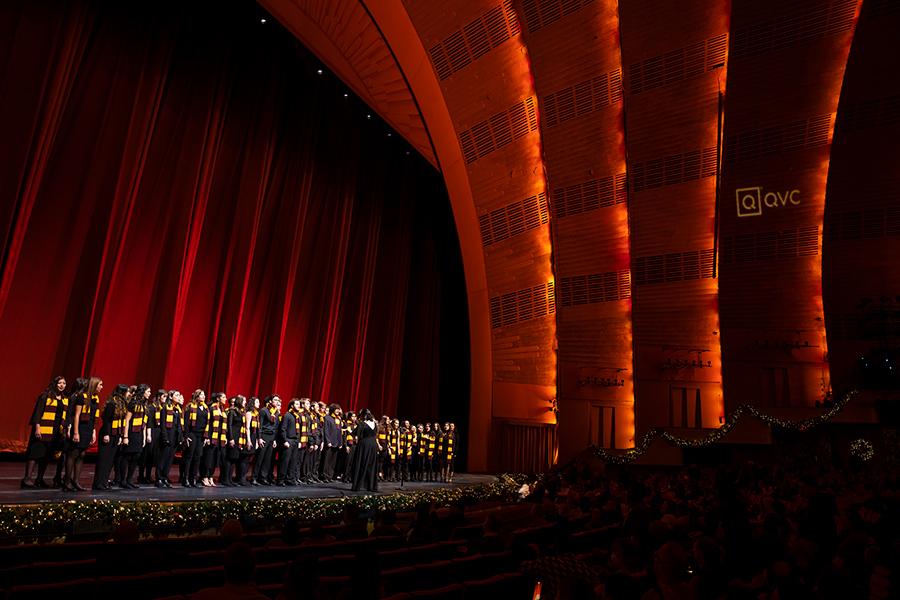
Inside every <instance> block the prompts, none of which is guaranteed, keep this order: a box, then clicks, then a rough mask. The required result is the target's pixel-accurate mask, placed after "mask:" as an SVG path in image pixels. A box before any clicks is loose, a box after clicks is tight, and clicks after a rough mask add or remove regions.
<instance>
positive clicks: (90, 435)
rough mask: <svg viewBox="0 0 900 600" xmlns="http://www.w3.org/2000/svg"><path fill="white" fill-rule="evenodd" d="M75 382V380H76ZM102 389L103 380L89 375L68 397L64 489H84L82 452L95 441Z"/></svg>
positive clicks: (72, 490)
mask: <svg viewBox="0 0 900 600" xmlns="http://www.w3.org/2000/svg"><path fill="white" fill-rule="evenodd" d="M76 383H77V382H76ZM102 391H103V380H102V379H100V378H99V377H91V378H90V379H89V380H88V381H87V385H86V386H85V387H84V388H82V391H80V392H77V393H76V394H73V396H72V398H70V399H69V408H70V410H71V414H72V424H71V437H70V439H69V444H68V448H69V450H68V452H67V454H66V482H65V484H63V490H65V491H71V492H74V491H79V492H81V491H84V490H85V489H87V488H84V487H82V486H81V484H80V483H78V481H79V480H80V479H81V468H82V466H84V453H85V451H86V450H87V449H88V448H89V447H90V446H93V445H94V444H96V443H97V430H96V429H94V424H95V423H96V421H97V419H98V418H99V417H100V392H102Z"/></svg>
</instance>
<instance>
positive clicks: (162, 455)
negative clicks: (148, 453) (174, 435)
mask: <svg viewBox="0 0 900 600" xmlns="http://www.w3.org/2000/svg"><path fill="white" fill-rule="evenodd" d="M157 447H158V448H159V455H158V458H157V461H156V480H157V481H168V480H169V470H170V469H171V468H172V462H173V461H174V460H175V445H174V444H172V443H171V442H169V443H166V444H164V443H163V441H162V440H160V441H159V444H157Z"/></svg>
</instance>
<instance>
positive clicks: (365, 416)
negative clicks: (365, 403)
mask: <svg viewBox="0 0 900 600" xmlns="http://www.w3.org/2000/svg"><path fill="white" fill-rule="evenodd" d="M359 418H360V419H361V420H363V421H374V420H375V417H374V416H372V411H370V410H369V409H368V408H364V409H362V411H360V413H359Z"/></svg>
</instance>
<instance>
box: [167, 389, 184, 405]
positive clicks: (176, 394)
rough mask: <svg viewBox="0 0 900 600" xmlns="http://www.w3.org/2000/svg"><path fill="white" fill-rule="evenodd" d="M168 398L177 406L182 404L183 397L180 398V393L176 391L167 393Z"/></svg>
mask: <svg viewBox="0 0 900 600" xmlns="http://www.w3.org/2000/svg"><path fill="white" fill-rule="evenodd" d="M169 397H170V398H171V399H172V403H173V404H177V405H178V406H181V405H183V404H184V396H182V395H181V392H179V391H178V390H172V391H171V392H169Z"/></svg>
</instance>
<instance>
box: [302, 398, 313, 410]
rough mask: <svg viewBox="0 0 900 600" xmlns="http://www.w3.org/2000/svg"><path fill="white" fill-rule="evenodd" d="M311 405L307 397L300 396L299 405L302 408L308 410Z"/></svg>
mask: <svg viewBox="0 0 900 600" xmlns="http://www.w3.org/2000/svg"><path fill="white" fill-rule="evenodd" d="M310 405H311V401H310V399H309V398H300V406H302V407H303V410H309V409H310Z"/></svg>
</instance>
